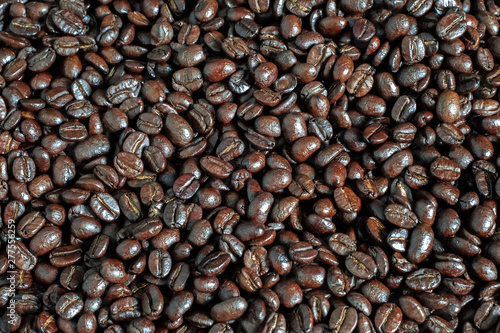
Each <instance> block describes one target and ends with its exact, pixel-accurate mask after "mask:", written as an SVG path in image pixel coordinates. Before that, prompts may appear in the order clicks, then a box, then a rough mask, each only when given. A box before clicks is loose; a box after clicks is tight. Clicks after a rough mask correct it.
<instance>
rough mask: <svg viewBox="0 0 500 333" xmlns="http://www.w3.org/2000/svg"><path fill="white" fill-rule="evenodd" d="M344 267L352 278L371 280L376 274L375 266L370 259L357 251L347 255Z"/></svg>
mask: <svg viewBox="0 0 500 333" xmlns="http://www.w3.org/2000/svg"><path fill="white" fill-rule="evenodd" d="M345 265H346V268H347V269H348V270H349V272H351V273H352V274H353V275H354V276H356V277H359V278H360V279H364V280H369V279H372V278H373V277H374V276H375V273H376V272H377V266H376V264H375V262H374V261H373V259H372V257H370V256H369V255H368V254H366V253H363V252H359V251H356V252H353V253H351V254H349V255H348V256H347V258H346V260H345Z"/></svg>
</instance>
